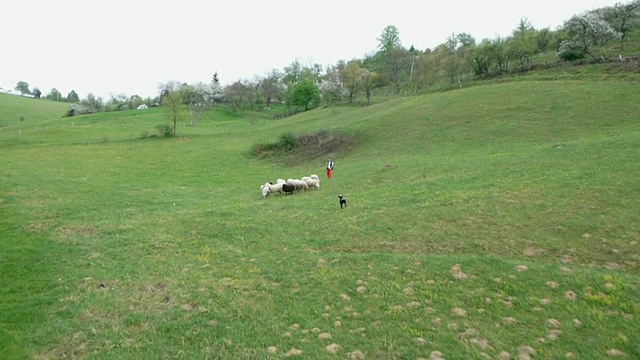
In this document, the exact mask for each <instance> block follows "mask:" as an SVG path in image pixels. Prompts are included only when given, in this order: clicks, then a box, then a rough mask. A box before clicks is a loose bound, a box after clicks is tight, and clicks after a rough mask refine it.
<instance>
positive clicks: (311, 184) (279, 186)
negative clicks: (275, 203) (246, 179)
mask: <svg viewBox="0 0 640 360" xmlns="http://www.w3.org/2000/svg"><path fill="white" fill-rule="evenodd" d="M309 189H316V190H317V189H320V178H318V175H316V174H311V175H310V176H303V177H302V178H300V179H288V180H287V181H285V180H284V179H278V180H276V183H275V184H273V183H270V182H267V183H264V185H260V192H261V193H262V196H263V197H267V196H269V195H271V194H292V193H293V192H294V191H296V190H297V191H304V190H309Z"/></svg>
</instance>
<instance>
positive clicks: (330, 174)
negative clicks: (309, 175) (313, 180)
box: [327, 158, 333, 179]
mask: <svg viewBox="0 0 640 360" xmlns="http://www.w3.org/2000/svg"><path fill="white" fill-rule="evenodd" d="M332 177H333V160H331V158H329V160H328V161H327V178H329V179H331V178H332Z"/></svg>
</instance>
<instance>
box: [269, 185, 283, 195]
mask: <svg viewBox="0 0 640 360" xmlns="http://www.w3.org/2000/svg"><path fill="white" fill-rule="evenodd" d="M284 184H285V183H281V182H278V183H275V184H273V185H271V187H270V189H269V194H279V193H281V192H282V185H284Z"/></svg>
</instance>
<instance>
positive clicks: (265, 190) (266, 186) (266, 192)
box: [260, 183, 271, 197]
mask: <svg viewBox="0 0 640 360" xmlns="http://www.w3.org/2000/svg"><path fill="white" fill-rule="evenodd" d="M270 191H271V183H264V185H260V192H262V197H267V196H269V192H270Z"/></svg>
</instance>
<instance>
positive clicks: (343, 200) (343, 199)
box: [338, 195, 347, 209]
mask: <svg viewBox="0 0 640 360" xmlns="http://www.w3.org/2000/svg"><path fill="white" fill-rule="evenodd" d="M338 198H339V199H340V209H342V208H345V207H347V198H346V197H344V196H342V195H338Z"/></svg>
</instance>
